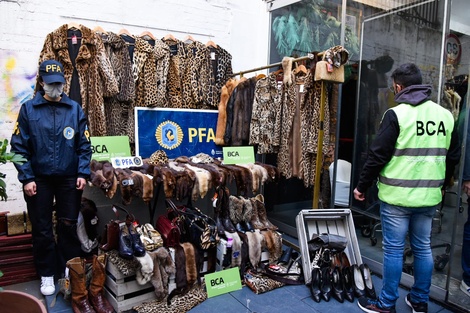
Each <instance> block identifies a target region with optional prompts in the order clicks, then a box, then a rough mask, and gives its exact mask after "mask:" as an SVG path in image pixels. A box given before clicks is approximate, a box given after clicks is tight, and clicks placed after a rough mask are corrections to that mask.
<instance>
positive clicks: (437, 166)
mask: <svg viewBox="0 0 470 313" xmlns="http://www.w3.org/2000/svg"><path fill="white" fill-rule="evenodd" d="M390 110H393V111H394V112H395V113H396V115H397V118H398V125H399V127H400V134H399V135H398V139H397V142H396V144H395V151H394V153H393V156H392V159H391V160H390V162H389V163H387V165H386V166H385V167H384V168H383V169H382V171H381V172H380V174H379V181H378V188H379V199H380V200H382V201H384V202H386V203H389V204H392V205H398V206H404V207H428V206H433V205H437V204H439V203H440V202H441V200H442V193H441V188H442V185H443V184H444V179H445V174H446V155H447V151H448V150H449V146H450V141H451V136H452V130H453V129H454V118H453V117H452V114H451V113H450V111H448V110H447V109H445V108H443V107H441V106H440V105H438V104H437V103H434V102H433V101H426V102H425V103H422V104H420V105H418V106H413V105H410V104H406V103H402V104H400V105H398V106H396V107H394V108H391V109H390Z"/></svg>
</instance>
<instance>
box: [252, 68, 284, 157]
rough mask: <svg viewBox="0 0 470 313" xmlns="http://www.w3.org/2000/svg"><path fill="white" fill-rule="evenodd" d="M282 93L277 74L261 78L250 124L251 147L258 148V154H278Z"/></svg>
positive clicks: (257, 86)
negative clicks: (255, 146)
mask: <svg viewBox="0 0 470 313" xmlns="http://www.w3.org/2000/svg"><path fill="white" fill-rule="evenodd" d="M281 105H282V92H281V89H279V88H278V78H277V75H276V74H270V75H268V76H266V77H264V78H261V79H259V80H258V82H257V83H256V87H255V97H254V100H253V111H252V113H251V124H250V142H249V144H250V145H257V146H258V153H259V154H265V153H277V152H278V151H279V144H278V142H275V135H274V134H275V129H274V125H275V122H276V118H277V114H280V111H281Z"/></svg>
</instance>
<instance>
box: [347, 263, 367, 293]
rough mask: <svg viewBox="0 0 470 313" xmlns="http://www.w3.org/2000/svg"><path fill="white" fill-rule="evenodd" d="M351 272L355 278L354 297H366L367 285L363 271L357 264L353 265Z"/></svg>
mask: <svg viewBox="0 0 470 313" xmlns="http://www.w3.org/2000/svg"><path fill="white" fill-rule="evenodd" d="M351 268H352V270H351V272H352V274H353V275H352V276H353V280H352V281H353V289H354V296H355V297H356V298H360V297H364V296H365V295H366V290H365V288H366V287H365V283H364V278H363V277H362V273H361V270H360V269H359V266H358V265H357V264H354V265H351Z"/></svg>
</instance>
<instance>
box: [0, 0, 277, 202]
mask: <svg viewBox="0 0 470 313" xmlns="http://www.w3.org/2000/svg"><path fill="white" fill-rule="evenodd" d="M0 21H1V23H2V27H0V139H2V138H6V139H10V137H11V132H12V130H13V125H14V122H15V121H16V117H17V114H18V111H19V108H20V105H21V103H22V102H24V101H25V100H27V99H29V97H31V95H32V86H33V85H34V80H35V76H36V71H37V60H38V56H39V53H40V51H41V49H42V45H43V43H44V39H45V37H46V35H47V34H48V33H49V32H52V31H53V30H55V29H57V28H58V27H59V26H61V25H63V24H66V23H68V22H76V23H80V24H83V25H85V26H87V27H89V28H91V29H93V28H94V27H95V26H101V27H102V28H103V29H104V30H106V31H113V32H116V33H117V32H118V31H119V30H120V29H122V28H125V29H127V30H128V31H129V32H130V33H131V34H135V35H139V34H140V33H142V32H143V31H144V30H148V31H150V32H151V33H152V34H153V35H155V36H156V37H157V38H162V37H163V36H165V35H166V34H168V33H172V34H173V35H174V36H175V37H176V38H179V39H184V37H186V35H188V34H190V35H191V36H192V37H193V38H194V39H196V40H199V41H201V42H204V43H205V42H207V41H208V40H212V41H214V42H215V43H217V44H219V45H220V46H222V47H223V48H224V49H226V50H227V51H229V52H230V53H231V54H232V57H233V69H234V71H235V72H236V71H242V70H246V69H250V68H255V67H259V66H263V65H265V64H267V55H268V38H269V36H268V28H269V26H268V23H269V14H268V12H267V11H266V4H265V2H263V1H261V0H147V1H144V0H134V1H125V0H101V1H92V0H76V1H73V2H72V1H53V0H42V1H38V0H33V1H27V0H4V1H0ZM0 166H1V170H0V171H1V172H3V173H6V174H7V178H6V181H7V186H8V195H9V199H8V201H7V202H4V203H1V204H0V210H1V211H4V210H10V211H18V210H24V209H25V204H24V200H23V197H22V192H21V184H20V183H19V182H18V180H17V179H16V170H15V169H14V167H13V166H12V165H11V164H6V165H0Z"/></svg>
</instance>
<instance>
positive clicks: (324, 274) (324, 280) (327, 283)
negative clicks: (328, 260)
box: [320, 267, 332, 302]
mask: <svg viewBox="0 0 470 313" xmlns="http://www.w3.org/2000/svg"><path fill="white" fill-rule="evenodd" d="M331 289H332V287H331V269H330V267H324V268H323V269H322V270H321V284H320V292H321V297H322V299H323V300H325V301H326V302H328V301H330V299H331Z"/></svg>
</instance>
